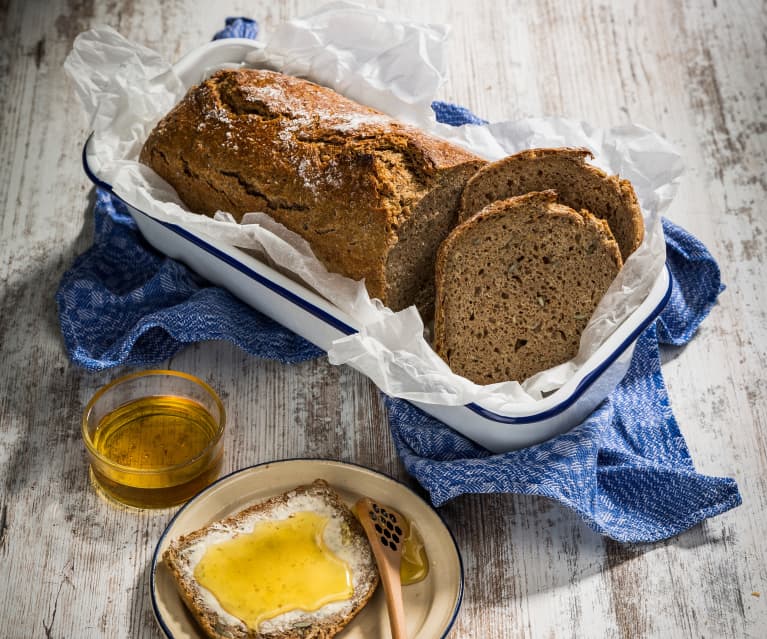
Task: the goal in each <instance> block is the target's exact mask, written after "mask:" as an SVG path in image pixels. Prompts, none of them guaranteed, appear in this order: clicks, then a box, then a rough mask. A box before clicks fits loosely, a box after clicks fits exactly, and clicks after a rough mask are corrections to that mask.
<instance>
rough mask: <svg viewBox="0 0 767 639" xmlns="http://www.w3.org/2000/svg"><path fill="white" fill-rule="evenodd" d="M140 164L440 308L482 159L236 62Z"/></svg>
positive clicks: (373, 281)
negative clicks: (441, 284)
mask: <svg viewBox="0 0 767 639" xmlns="http://www.w3.org/2000/svg"><path fill="white" fill-rule="evenodd" d="M140 160H141V162H142V163H144V164H146V165H148V166H150V167H151V168H152V169H154V170H155V171H156V172H157V173H158V174H159V175H160V176H161V177H163V178H164V179H165V180H166V181H167V182H169V183H170V184H171V185H172V186H173V187H174V188H175V189H176V191H177V192H178V194H179V196H180V197H181V199H182V200H183V201H184V202H185V203H186V205H187V206H188V207H189V208H190V209H191V210H192V211H194V212H197V213H204V214H212V213H215V212H216V211H217V210H224V211H229V212H230V213H232V214H233V215H235V217H237V218H240V217H241V216H242V215H243V214H244V213H246V212H249V211H263V212H265V213H268V214H269V215H271V216H272V217H273V218H274V219H276V220H277V221H278V222H280V223H282V224H284V225H285V226H286V227H288V228H289V229H290V230H292V231H294V232H296V233H298V234H299V235H301V236H302V237H304V238H305V239H306V240H307V241H308V242H309V244H310V245H311V247H312V249H313V251H314V253H315V254H316V255H317V257H318V258H319V259H320V260H321V261H322V262H323V263H324V264H325V265H326V267H327V268H328V270H330V271H333V272H337V273H341V274H342V275H346V276H347V277H350V278H353V279H361V278H365V283H366V286H367V289H368V291H369V292H370V295H371V296H372V297H377V298H379V299H380V300H381V301H383V303H384V304H386V305H387V306H389V307H390V308H392V309H394V310H399V309H402V308H404V307H406V306H409V305H410V304H413V303H416V304H417V305H418V307H419V309H420V310H421V311H422V312H423V313H424V314H425V315H427V316H429V315H430V312H431V308H432V307H433V295H434V286H433V281H434V275H433V272H434V259H435V256H436V252H437V248H438V247H439V244H440V242H441V241H442V240H443V239H444V238H445V237H446V236H447V234H448V232H449V231H450V229H451V228H452V227H453V226H455V223H456V220H457V214H458V206H459V204H460V196H461V192H462V190H463V187H464V185H465V184H466V182H467V180H468V179H469V178H470V177H471V176H472V175H473V174H474V173H475V172H476V170H477V169H478V168H479V167H480V166H482V165H483V164H485V162H484V161H483V160H481V159H480V158H478V157H477V156H475V155H473V154H472V153H469V152H468V151H465V150H463V149H461V148H459V147H457V146H454V145H452V144H450V143H448V142H446V141H444V140H440V139H438V138H435V137H433V136H430V135H427V134H425V133H423V132H422V131H419V130H418V129H416V128H414V127H411V126H407V125H404V124H401V123H398V122H396V121H394V120H392V119H391V118H389V117H387V116H386V115H384V114H382V113H380V112H378V111H375V110H374V109H371V108H369V107H365V106H362V105H360V104H357V103H356V102H353V101H352V100H349V99H347V98H345V97H343V96H341V95H339V94H338V93H336V92H335V91H332V90H330V89H328V88H325V87H321V86H318V85H316V84H313V83H311V82H308V81H306V80H300V79H298V78H294V77H290V76H286V75H283V74H280V73H276V72H274V71H264V70H256V69H225V70H222V71H219V72H217V73H215V74H214V75H213V76H212V77H211V78H209V79H208V80H206V81H205V82H203V83H202V84H200V85H198V86H195V87H193V88H192V89H190V90H189V92H188V93H187V95H186V97H185V98H184V99H183V100H182V101H181V103H180V104H178V105H177V106H176V107H175V108H174V109H173V110H172V111H171V112H170V113H169V114H168V115H167V116H166V117H165V118H164V119H162V120H161V121H160V122H159V124H158V125H157V126H156V127H155V129H154V130H153V131H152V133H151V134H150V136H149V138H148V139H147V141H146V143H145V144H144V147H143V149H142V151H141V156H140Z"/></svg>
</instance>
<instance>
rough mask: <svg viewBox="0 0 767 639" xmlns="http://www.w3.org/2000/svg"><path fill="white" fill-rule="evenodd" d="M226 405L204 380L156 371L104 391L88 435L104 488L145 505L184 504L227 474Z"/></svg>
mask: <svg viewBox="0 0 767 639" xmlns="http://www.w3.org/2000/svg"><path fill="white" fill-rule="evenodd" d="M225 425H226V415H225V411H224V406H223V404H222V403H221V400H220V399H219V397H218V395H217V394H216V392H215V391H214V390H213V389H212V388H211V387H210V386H208V384H206V383H205V382H203V381H202V380H200V379H198V378H196V377H194V376H193V375H189V374H187V373H181V372H178V371H170V370H148V371H142V372H138V373H132V374H130V375H126V376H124V377H120V378H118V379H116V380H114V381H113V382H111V383H110V384H107V385H106V386H104V387H103V388H102V389H100V390H99V391H98V392H97V393H96V394H95V395H94V396H93V398H92V399H91V400H90V402H88V405H87V406H86V408H85V413H84V414H83V422H82V435H83V440H84V442H85V447H86V448H87V450H88V455H89V458H90V473H91V478H92V479H93V481H94V483H95V485H96V488H97V490H99V492H103V493H104V494H105V495H106V496H107V497H109V498H112V499H115V500H117V501H118V502H121V503H123V504H128V505H130V506H136V507H138V508H164V507H168V506H173V505H176V504H180V503H182V502H184V501H186V500H187V499H189V498H190V497H192V496H193V495H195V494H196V493H197V492H199V491H200V490H202V489H203V488H205V487H206V486H208V485H209V484H210V483H212V482H213V481H214V480H215V479H216V478H217V477H218V475H219V473H220V472H221V465H222V460H223V435H224V428H225Z"/></svg>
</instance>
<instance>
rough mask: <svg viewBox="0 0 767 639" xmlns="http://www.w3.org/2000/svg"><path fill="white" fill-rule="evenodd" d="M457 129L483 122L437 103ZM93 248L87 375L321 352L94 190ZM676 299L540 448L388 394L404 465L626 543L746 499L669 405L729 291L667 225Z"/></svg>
mask: <svg viewBox="0 0 767 639" xmlns="http://www.w3.org/2000/svg"><path fill="white" fill-rule="evenodd" d="M257 31H258V27H257V25H256V23H255V22H254V21H253V20H248V19H239V18H238V19H229V20H227V26H226V29H224V30H223V31H221V32H219V33H218V34H217V35H216V37H235V36H236V37H255V36H256V34H257ZM432 106H433V108H434V111H435V113H436V115H437V119H438V120H439V121H440V122H446V123H448V124H452V125H455V126H458V125H461V124H478V123H481V122H483V120H481V119H480V118H478V117H476V116H475V115H473V114H472V113H470V112H469V111H467V110H466V109H464V108H462V107H458V106H455V105H451V104H447V103H444V102H435V103H434V104H433V105H432ZM94 217H95V234H94V235H95V237H94V243H93V246H92V247H91V248H90V249H89V250H88V251H86V252H85V253H84V254H83V255H82V256H80V257H79V258H77V260H76V261H75V263H74V264H73V266H72V268H71V269H70V270H69V271H68V272H67V273H66V274H65V275H64V276H63V278H62V280H61V284H60V287H59V290H58V293H57V295H56V301H57V303H58V307H59V319H60V324H61V331H62V334H63V337H64V342H65V345H66V348H67V351H68V353H69V356H70V358H71V359H72V361H73V362H75V363H76V364H78V365H80V366H83V367H85V368H87V369H89V370H94V371H96V370H103V369H107V368H110V367H114V366H117V365H148V364H155V363H158V362H161V361H163V360H165V359H167V358H168V357H170V356H171V355H173V354H174V353H175V352H177V351H178V350H179V349H181V348H182V347H183V346H184V345H185V344H189V343H192V342H198V341H204V340H228V341H231V342H233V343H234V344H236V345H237V346H239V347H240V348H242V349H243V350H245V351H247V352H248V353H250V354H252V355H255V356H258V357H262V358H265V359H273V360H278V361H280V362H284V363H286V364H289V363H292V362H299V361H303V360H307V359H312V358H315V357H319V356H321V355H322V351H321V350H319V349H318V348H317V347H315V346H313V345H311V344H309V343H308V342H306V341H305V340H304V339H303V338H301V337H298V336H296V335H295V334H293V333H291V332H290V331H288V330H287V329H285V328H284V327H282V326H280V325H279V324H277V323H275V322H274V321H272V320H271V319H269V318H267V317H265V316H264V315H262V314H261V313H259V312H257V311H255V310H253V309H252V308H250V307H249V306H246V305H245V304H243V303H242V302H240V301H239V300H237V299H236V298H234V297H233V296H232V295H230V294H229V293H228V292H226V291H225V290H222V289H220V288H217V287H214V286H212V285H210V284H208V283H206V282H205V281H202V280H201V279H200V278H199V277H198V276H196V275H195V274H193V273H191V272H190V271H189V270H187V269H186V267H184V266H183V265H181V264H179V263H178V262H175V261H173V260H171V259H169V258H166V257H164V256H163V255H160V254H158V253H156V252H155V251H154V250H153V249H152V248H151V247H149V246H148V245H147V244H146V243H145V242H144V240H143V239H142V237H141V235H140V234H139V232H138V230H137V228H136V226H135V224H134V222H133V220H132V219H131V218H130V216H129V215H128V214H127V212H126V211H125V209H124V206H123V205H122V204H121V203H120V202H119V201H117V200H115V199H113V198H112V197H111V196H110V195H109V194H108V193H107V192H105V191H103V190H100V189H97V197H96V205H95V207H94ZM663 224H664V225H663V228H664V232H665V236H666V245H667V254H668V258H667V262H668V265H669V268H670V270H671V273H672V276H673V293H672V297H671V300H670V302H669V304H668V306H667V307H666V309H665V310H664V312H663V313H662V314H661V316H660V318H659V319H658V321H657V322H656V324H654V325H653V326H651V327H650V328H648V329H647V330H646V331H645V332H644V333H643V334H642V335H641V337H640V338H639V341H638V343H637V346H636V349H635V352H634V356H633V360H632V363H631V367H630V369H629V372H628V374H627V375H626V377H625V379H624V380H623V381H622V382H621V383H620V384H619V385H618V387H617V388H616V389H615V391H614V392H613V393H612V394H611V395H610V397H609V398H608V399H607V400H605V401H604V402H603V403H602V404H601V405H600V406H599V407H598V408H597V409H596V411H595V412H594V413H593V414H592V415H591V416H590V417H589V418H588V419H586V420H585V421H584V422H583V423H582V424H580V425H578V426H577V427H575V428H574V429H573V430H571V431H570V432H568V433H566V434H564V435H561V436H559V437H556V438H554V439H552V440H549V441H547V442H545V443H543V444H539V445H537V446H532V447H530V448H526V449H524V450H520V451H515V452H511V453H505V454H493V453H491V452H489V451H487V450H485V449H484V448H482V447H480V446H478V445H477V444H475V443H474V442H472V441H470V440H468V439H466V438H465V437H463V436H462V435H460V434H458V433H457V432H455V431H454V430H452V429H451V428H449V427H448V426H446V425H445V424H443V423H441V422H439V421H437V420H435V419H434V418H432V417H430V416H428V415H426V414H425V413H423V412H421V411H420V410H418V409H417V408H415V407H414V406H412V405H411V404H409V403H407V402H405V401H403V400H397V399H391V398H386V405H387V407H388V413H389V425H390V428H391V433H392V437H393V439H394V442H395V445H396V448H397V451H398V452H399V454H400V456H401V458H402V460H403V462H404V464H405V467H406V468H407V470H408V472H409V473H410V474H411V475H413V477H415V478H416V479H417V480H418V481H419V482H420V484H421V485H422V486H423V487H424V488H425V489H426V490H427V491H428V492H429V495H430V497H431V500H432V502H433V503H434V505H436V506H439V505H441V504H444V503H445V502H447V501H449V500H451V499H455V498H457V497H459V496H460V495H463V494H466V493H518V494H525V495H538V496H543V497H547V498H549V499H552V500H554V501H556V502H558V503H560V504H562V505H564V506H566V507H568V508H571V509H572V510H573V511H575V512H576V513H578V515H579V516H580V517H581V518H582V519H583V520H584V521H585V522H586V524H588V525H589V526H590V527H591V528H593V529H594V530H596V531H598V532H599V533H601V534H603V535H606V536H609V537H612V538H613V539H616V540H618V541H623V542H650V541H657V540H660V539H665V538H668V537H672V536H674V535H676V534H678V533H680V532H682V531H684V530H686V529H687V528H690V527H691V526H694V525H695V524H697V523H699V522H701V521H703V520H704V519H706V518H707V517H711V516H713V515H717V514H720V513H722V512H724V511H726V510H728V509H730V508H733V507H735V506H737V505H739V504H740V503H741V498H740V494H739V492H738V487H737V485H736V483H735V481H734V480H732V479H729V478H723V477H708V476H705V475H701V474H699V473H697V472H696V471H695V468H694V466H693V462H692V459H691V457H690V453H689V451H688V449H687V444H686V443H685V440H684V437H683V436H682V433H681V431H680V429H679V425H678V424H677V422H676V419H675V418H674V415H673V413H672V411H671V406H670V402H669V398H668V394H667V392H666V387H665V384H664V381H663V376H662V374H661V365H660V355H659V344H673V345H676V346H679V345H682V344H685V343H687V342H688V341H689V340H690V339H691V338H692V336H693V335H694V333H695V331H696V329H697V327H698V326H699V324H700V322H702V321H703V319H704V318H705V317H706V316H707V315H708V313H709V311H710V310H711V308H712V306H713V305H714V304H715V302H716V299H717V297H718V295H719V293H720V292H721V291H722V290H723V287H722V285H721V282H720V277H719V268H718V266H717V264H716V262H715V260H714V259H713V257H712V256H711V255H710V254H709V252H708V251H707V250H706V248H705V247H704V246H703V245H702V244H701V243H700V242H699V241H698V240H697V239H695V238H694V237H693V236H692V235H690V234H689V233H687V232H686V231H684V230H682V229H681V228H679V227H678V226H675V225H674V224H672V223H671V222H668V221H666V220H664V223H663Z"/></svg>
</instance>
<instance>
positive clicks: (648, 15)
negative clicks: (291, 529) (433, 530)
mask: <svg viewBox="0 0 767 639" xmlns="http://www.w3.org/2000/svg"><path fill="white" fill-rule="evenodd" d="M377 4H378V5H380V6H382V7H384V8H386V9H389V10H391V11H393V12H396V13H398V14H401V15H405V16H409V17H412V18H413V19H417V20H420V21H429V22H436V23H449V24H451V25H453V35H452V49H451V50H452V56H451V68H452V75H451V79H450V81H449V83H448V84H447V85H446V86H445V87H444V89H443V90H442V96H441V97H443V98H444V99H447V100H451V101H454V102H457V103H459V104H463V105H466V106H467V107H469V108H471V109H472V110H473V111H474V112H476V113H478V114H481V115H483V116H484V117H485V118H488V119H490V120H496V119H508V118H516V117H522V116H536V115H555V114H562V115H565V116H568V117H574V118H581V119H583V120H586V121H589V122H591V123H593V124H595V125H597V126H609V125H614V124H620V123H623V122H629V121H634V122H638V123H641V124H644V125H647V126H649V127H651V128H654V129H656V130H658V131H659V132H660V133H662V134H663V135H665V136H666V137H667V138H668V139H669V140H671V141H672V142H673V143H674V144H675V145H676V146H677V147H678V148H679V149H680V151H681V153H682V154H683V155H684V159H685V161H686V164H687V167H688V168H687V172H686V174H685V176H684V179H683V181H682V184H681V189H680V192H679V195H678V196H677V198H676V200H675V202H674V204H673V206H672V208H671V210H670V212H669V217H670V218H671V219H672V220H674V221H675V222H677V223H679V224H681V225H682V226H684V227H686V228H688V229H689V230H690V231H692V232H693V233H695V234H696V235H697V236H698V237H699V238H700V239H701V240H703V242H705V244H706V245H707V246H708V247H709V248H710V249H711V251H712V252H713V254H714V255H715V256H716V257H717V258H718V260H719V262H720V264H721V268H722V274H723V280H724V281H725V282H726V283H727V285H728V288H727V290H726V292H725V293H724V294H723V295H722V297H721V301H720V303H719V305H718V306H717V307H716V308H715V309H714V310H713V312H712V314H711V316H710V317H709V318H708V319H707V320H706V322H705V323H704V324H703V326H702V328H701V329H700V331H699V334H698V335H697V336H696V338H695V339H694V340H693V342H692V343H691V344H690V345H689V346H687V347H685V348H683V349H679V350H667V351H665V352H664V374H665V376H666V380H667V383H668V386H669V391H670V395H671V399H672V403H673V409H674V411H675V414H676V416H677V418H678V420H679V422H680V424H681V428H682V431H683V432H684V434H685V436H686V438H687V442H688V444H689V446H690V449H691V451H692V455H693V458H694V460H695V462H696V464H697V466H698V468H699V470H700V471H702V472H704V473H708V474H715V475H728V476H732V477H735V478H736V479H737V481H738V483H739V486H740V489H741V492H742V495H743V505H742V506H741V507H739V508H738V509H736V510H734V511H731V512H728V513H726V514H724V515H722V516H720V517H717V518H715V519H712V520H709V521H707V522H705V523H704V524H702V525H699V526H697V527H695V528H693V529H692V530H689V531H688V532H685V533H684V534H682V535H679V536H678V537H677V538H675V539H672V540H669V541H667V542H664V543H658V544H654V545H645V546H636V547H632V546H622V545H619V544H617V543H613V542H610V541H607V540H605V539H603V538H601V537H599V536H598V535H596V534H594V533H593V532H591V530H590V529H588V528H587V527H586V526H585V525H584V524H582V523H581V521H580V520H579V519H578V518H577V516H575V515H574V514H572V513H571V512H568V511H566V510H564V509H563V508H561V507H559V506H556V505H553V504H551V503H550V502H548V501H546V500H545V499H534V498H529V497H514V496H505V495H501V496H474V497H464V498H459V499H457V500H455V501H454V502H451V503H449V504H448V505H447V506H445V507H443V508H442V509H441V514H442V515H443V516H444V518H445V519H446V521H447V522H448V524H449V525H450V527H451V528H452V530H453V531H454V533H455V535H456V537H457V540H458V543H459V545H460V548H461V551H462V554H463V559H464V562H465V575H466V591H465V598H464V602H463V607H462V610H461V613H460V615H459V617H458V620H457V622H456V624H455V626H454V629H453V631H452V633H451V636H452V637H478V638H480V637H639V636H653V637H754V638H756V637H765V636H767V561H766V559H767V558H766V557H765V554H766V552H765V551H766V549H767V545H766V544H765V541H764V539H765V531H764V528H765V527H766V526H767V515H766V514H765V507H766V503H765V494H767V482H766V481H765V476H764V474H765V471H766V470H767V452H766V448H767V413H766V412H765V403H766V402H767V382H766V381H765V380H767V376H766V375H765V367H766V366H767V294H766V293H765V291H764V282H765V274H764V267H763V265H764V262H765V254H766V251H765V243H766V242H767V235H766V233H767V216H765V199H766V198H765V196H767V181H766V178H765V166H766V163H767V84H766V80H767V40H765V35H764V34H765V32H767V9H766V8H765V4H764V2H761V1H759V0H751V1H747V0H743V1H741V2H735V1H732V2H730V1H729V0H719V1H718V2H717V0H706V1H705V2H704V1H703V0H674V1H666V0H653V1H652V2H646V1H640V0H637V1H630V0H625V1H616V2H597V1H589V0H578V1H575V0H573V1H572V2H558V1H556V0H544V1H540V2H533V1H524V0H517V1H513V0H509V1H507V2H491V1H489V0H486V1H482V2H473V3H469V2H459V1H456V2H445V3H443V2H438V1H437V0H430V1H429V2H419V3H415V2H406V1H404V0H391V1H388V0H383V1H381V2H378V3H377ZM313 7H315V3H313V2H309V1H290V2H277V1H271V2H259V3H253V2H242V1H233V0H219V1H218V2H215V3H209V2H205V1H203V0H195V1H194V2H192V1H189V2H183V1H182V0H173V1H171V0H167V1H166V2H163V3H162V6H160V3H155V2H150V1H148V0H133V1H130V0H126V1H124V2H118V1H112V2H85V1H79V0H68V1H67V2H64V1H63V0H55V1H53V0H52V1H51V2H44V1H42V0H41V1H34V0H26V1H24V0H17V1H14V0H11V2H4V3H1V6H0V11H1V12H2V13H1V14H0V15H1V16H2V17H1V18H0V29H2V44H1V45H0V47H1V48H0V51H1V52H2V54H1V55H0V77H2V80H3V82H2V84H3V91H2V92H0V122H1V123H2V125H1V126H0V203H2V220H1V221H0V223H1V224H2V234H1V235H0V278H1V281H2V288H0V299H2V303H1V304H0V309H1V310H0V363H1V364H0V365H1V366H2V373H0V480H1V482H0V635H2V636H3V637H18V638H29V637H48V638H51V639H53V638H59V637H63V638H67V639H69V638H75V637H110V638H113V637H159V636H160V630H159V628H158V626H157V625H156V623H155V621H154V619H153V617H152V611H151V605H150V598H149V588H148V584H149V580H148V567H149V562H150V558H151V554H152V551H153V549H154V546H155V543H156V541H157V539H158V537H159V535H160V533H161V532H162V530H163V528H164V527H165V525H166V524H167V522H168V520H169V519H170V517H171V516H172V514H173V511H172V510H162V511H156V512H142V513H136V512H132V511H123V510H120V509H116V508H113V507H110V506H109V505H108V504H106V503H105V502H103V501H102V500H100V499H99V498H97V496H96V495H95V494H94V492H93V491H92V490H91V488H90V486H89V483H88V473H87V463H86V457H85V451H84V449H83V444H82V442H81V439H80V434H79V420H80V416H81V411H82V409H83V406H84V404H85V403H86V401H87V400H88V398H89V397H90V396H91V395H92V394H93V392H94V391H95V390H96V389H97V388H98V387H100V386H101V385H102V384H104V383H105V382H107V381H109V380H110V379H112V378H114V377H115V376H117V375H118V374H120V373H123V372H125V371H124V370H112V371H108V372H104V373H100V374H93V373H87V372H85V371H83V370H80V369H78V368H76V367H74V366H73V365H71V364H70V363H69V361H68V359H67V356H66V354H65V351H64V347H63V344H62V339H61V336H60V333H59V329H58V325H57V315H56V306H55V303H54V299H53V295H54V292H55V290H56V287H57V284H58V281H59V279H60V277H61V275H62V273H63V272H64V270H65V269H67V268H68V267H69V266H70V265H71V263H72V261H73V259H74V257H75V256H76V255H78V254H79V253H81V252H82V251H83V250H84V249H85V248H87V247H88V245H89V242H90V241H91V237H92V219H91V216H90V213H89V212H90V208H91V197H90V191H91V185H90V183H89V182H88V181H87V179H86V177H85V175H84V174H83V172H82V169H81V166H80V151H81V146H82V143H83V141H84V139H85V136H86V133H87V123H86V122H85V121H84V117H83V115H82V111H81V108H80V105H79V103H78V101H77V99H76V98H75V96H74V94H73V91H72V89H71V87H70V86H69V84H68V81H67V79H66V78H65V76H64V73H63V72H62V68H61V65H62V62H63V60H64V57H65V56H66V54H67V53H68V52H69V50H70V48H71V45H72V40H73V38H74V37H75V36H76V35H77V34H78V33H79V32H80V31H82V30H85V29H87V28H89V27H90V26H92V25H97V24H109V25H111V26H113V27H115V28H116V29H118V30H119V31H120V32H122V33H123V34H124V35H126V36H127V37H129V38H131V39H133V40H136V41H139V42H142V43H144V44H146V45H148V46H150V47H153V48H155V49H156V50H158V51H160V52H161V53H162V54H163V55H165V56H166V57H167V58H169V59H175V58H177V57H179V56H180V55H181V54H182V53H184V52H185V51H186V50H188V49H190V48H192V47H194V46H197V45H199V44H200V43H202V42H204V41H206V40H208V39H209V38H210V37H211V35H212V33H213V32H214V31H215V30H217V29H218V28H220V26H221V24H222V22H223V19H224V17H225V16H227V15H249V14H250V15H253V17H256V18H258V19H259V20H260V21H261V24H262V26H263V28H265V29H269V27H270V26H271V25H274V24H275V23H276V22H278V21H282V20H284V19H286V18H289V17H293V16H296V15H300V14H302V13H304V12H306V11H308V10H309V9H311V8H313ZM164 365H165V366H167V367H169V368H174V369H179V370H185V371H190V372H193V373H196V374H198V375H199V376H201V377H203V378H205V379H206V380H208V381H209V382H210V383H211V384H212V385H213V386H214V387H216V388H217V389H219V390H220V391H221V393H222V395H223V399H224V401H225V403H226V406H227V409H228V412H229V415H230V425H231V428H230V431H229V435H228V436H229V440H228V446H227V452H226V460H225V471H230V470H233V469H237V468H241V467H244V466H248V465H252V464H255V463H259V462H263V461H266V460H272V459H282V458H290V457H298V456H319V457H326V458H332V459H339V460H346V461H352V462H356V463H358V464H363V465H365V466H369V467H371V468H373V469H376V470H380V471H384V472H386V473H389V474H391V475H393V476H395V477H399V478H402V479H405V480H407V477H406V475H405V473H404V470H403V467H402V465H401V464H400V462H399V460H398V458H397V456H396V454H395V451H394V448H393V445H392V442H391V439H390V436H389V433H388V429H387V421H386V414H385V409H384V407H383V405H382V402H381V398H380V396H379V393H378V391H377V390H376V389H375V387H374V386H373V384H372V383H370V382H369V381H368V380H367V379H365V378H363V377H362V376H360V375H358V374H357V373H355V372H354V371H353V370H351V369H349V368H345V367H344V368H335V367H333V366H331V365H329V364H328V362H327V361H326V359H318V360H316V361H313V362H309V363H306V364H301V365H296V366H283V365H281V364H276V363H271V362H265V361H261V360H259V359H256V358H254V357H250V356H247V355H245V354H243V353H242V352H240V351H238V350H236V349H235V348H233V347H232V346H230V345H229V344H227V343H218V342H216V343H205V344H199V345H194V346H191V347H189V348H187V349H186V350H184V351H182V352H181V353H180V354H179V355H178V356H176V357H174V358H173V359H172V360H171V361H168V362H165V363H164Z"/></svg>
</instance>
